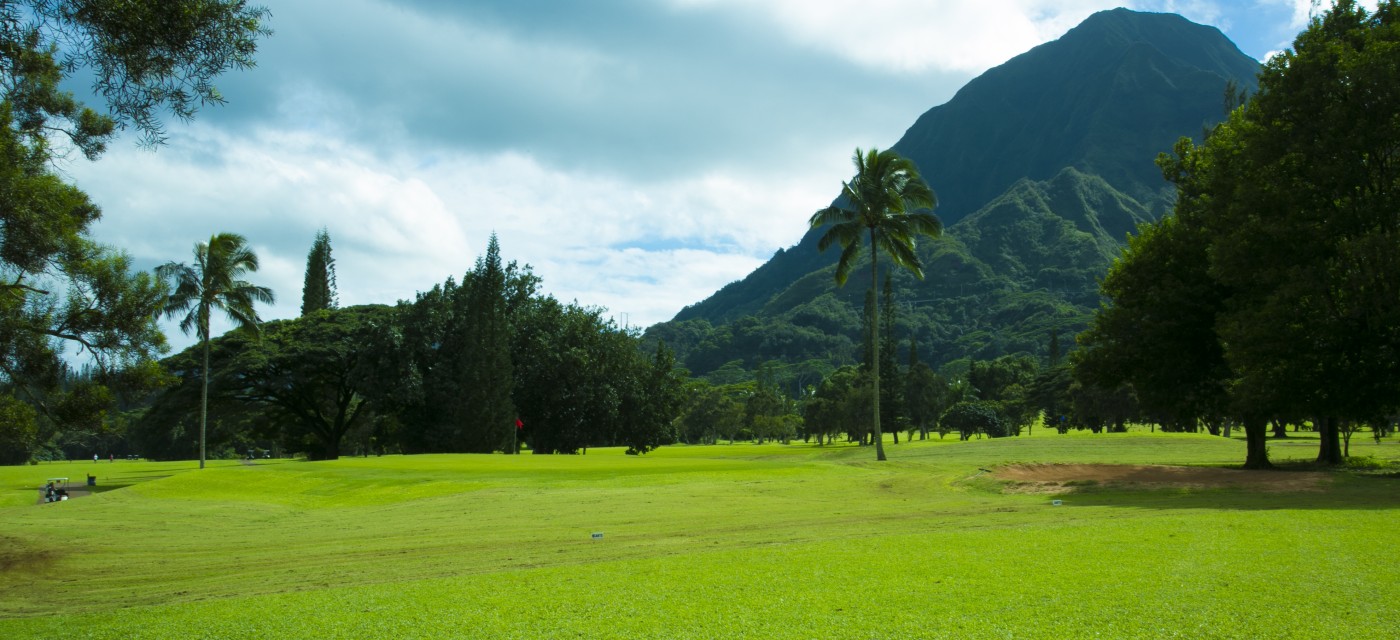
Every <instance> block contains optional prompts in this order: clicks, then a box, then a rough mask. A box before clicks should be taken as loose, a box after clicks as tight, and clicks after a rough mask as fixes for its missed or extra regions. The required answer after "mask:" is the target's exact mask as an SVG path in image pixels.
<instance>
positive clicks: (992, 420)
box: [941, 400, 1006, 440]
mask: <svg viewBox="0 0 1400 640" xmlns="http://www.w3.org/2000/svg"><path fill="white" fill-rule="evenodd" d="M941 423H942V424H944V425H946V426H947V428H949V429H952V430H954V431H957V432H958V435H959V436H960V437H961V438H962V439H963V440H967V439H969V438H971V437H972V436H973V435H975V434H978V433H983V434H986V435H987V437H990V438H1000V437H1002V436H1004V435H1006V428H1005V426H1004V425H1003V422H1002V419H1001V416H1000V415H998V413H997V408H996V405H995V404H993V403H991V402H987V401H984V400H978V401H974V402H959V403H956V404H954V405H953V406H951V407H949V408H948V411H947V412H945V413H944V414H943V417H942V418H941Z"/></svg>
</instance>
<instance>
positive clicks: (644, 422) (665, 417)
mask: <svg viewBox="0 0 1400 640" xmlns="http://www.w3.org/2000/svg"><path fill="white" fill-rule="evenodd" d="M633 370H634V373H633V383H632V385H630V388H629V393H628V394H627V395H626V396H624V398H623V402H622V409H621V413H622V415H621V420H620V424H619V425H618V432H619V434H618V435H619V437H620V440H621V441H622V442H621V443H622V444H625V445H627V453H629V454H643V453H646V452H648V451H652V450H654V449H656V448H657V447H659V446H661V445H662V444H663V443H669V442H675V437H674V431H673V430H672V428H671V425H672V423H673V422H675V420H676V418H677V417H678V416H679V414H680V408H681V403H682V402H683V401H684V396H683V393H684V390H685V377H684V375H682V372H681V371H679V370H678V369H677V368H676V355H675V354H674V353H673V352H672V351H671V350H670V349H669V348H667V347H666V343H665V342H658V343H657V344H656V353H655V355H653V356H652V359H651V361H650V362H647V361H646V360H645V359H644V358H640V357H638V358H636V362H635V364H634V365H633Z"/></svg>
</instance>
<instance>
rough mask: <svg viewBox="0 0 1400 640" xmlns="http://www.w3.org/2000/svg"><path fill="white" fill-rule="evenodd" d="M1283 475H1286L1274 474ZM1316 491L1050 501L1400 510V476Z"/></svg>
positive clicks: (1122, 492) (1115, 489)
mask: <svg viewBox="0 0 1400 640" xmlns="http://www.w3.org/2000/svg"><path fill="white" fill-rule="evenodd" d="M1275 473H1279V474H1281V475H1286V474H1290V473H1295V472H1290V471H1278V472H1275ZM1329 480H1330V481H1329V482H1327V483H1325V484H1323V485H1322V486H1320V487H1318V488H1316V489H1306V490H1285V491H1277V490H1269V489H1259V488H1243V487H1228V488H1225V487H1191V486H1158V487H1144V486H1140V485H1114V484H1107V485H1094V486H1088V487H1083V486H1078V487H1072V488H1071V490H1070V491H1067V492H1065V493H1062V494H1056V495H1054V496H1048V497H1047V501H1048V500H1049V499H1055V500H1060V501H1062V503H1063V506H1064V507H1076V506H1084V507H1129V508H1136V509H1160V510H1166V509H1209V510H1217V511H1219V510H1226V511H1272V510H1286V509H1293V510H1303V509H1306V510H1333V511H1336V510H1364V511H1378V510H1392V509H1400V474H1397V473H1389V474H1365V475H1361V474H1349V473H1337V474H1333V477H1332V478H1330V479H1329Z"/></svg>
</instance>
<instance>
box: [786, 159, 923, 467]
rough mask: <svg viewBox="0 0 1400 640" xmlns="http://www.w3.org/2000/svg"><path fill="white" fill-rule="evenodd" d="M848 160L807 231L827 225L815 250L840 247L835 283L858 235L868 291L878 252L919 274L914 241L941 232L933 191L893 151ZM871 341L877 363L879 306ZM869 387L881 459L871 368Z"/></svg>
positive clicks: (875, 279)
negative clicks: (846, 177)
mask: <svg viewBox="0 0 1400 640" xmlns="http://www.w3.org/2000/svg"><path fill="white" fill-rule="evenodd" d="M852 161H853V162H854V163H855V165H856V175H855V177H853V178H851V181H850V182H844V183H842V184H841V197H840V198H839V199H838V200H837V203H836V204H833V205H831V206H830V207H827V208H825V209H822V210H820V211H818V212H816V213H815V214H813V215H812V219H811V226H812V228H813V229H817V228H820V227H825V226H827V225H830V228H828V229H827V230H826V233H824V234H822V237H821V238H819V239H818V240H817V249H818V250H820V251H826V249H827V247H830V246H831V245H833V244H840V245H841V248H842V249H841V259H840V260H839V261H838V262H837V263H836V284H838V285H845V284H846V277H847V276H849V275H850V273H851V267H852V266H854V264H855V261H856V258H857V257H858V256H859V255H860V250H861V246H862V244H863V243H862V236H864V235H866V234H868V235H869V237H870V247H871V251H870V290H871V291H878V290H879V269H878V266H879V255H880V254H881V253H884V254H885V255H887V256H889V258H890V260H892V261H894V263H895V264H897V265H899V266H901V267H904V268H905V269H908V270H909V271H911V272H913V274H914V275H915V276H917V277H918V278H919V279H920V280H922V279H923V277H924V266H923V262H922V261H920V260H919V255H918V253H916V252H915V250H914V249H915V239H916V237H917V236H920V235H924V236H929V237H937V236H938V235H940V234H941V233H943V223H942V222H941V221H940V220H939V219H938V216H935V215H933V212H932V209H933V208H934V207H935V206H937V203H938V199H937V197H936V196H934V193H933V189H931V188H929V186H928V183H927V182H924V179H923V177H921V176H920V175H919V168H918V167H917V166H915V164H914V162H913V161H911V160H909V159H908V158H905V157H903V156H901V155H899V154H898V153H895V152H894V151H891V150H889V149H886V150H884V151H880V150H879V149H871V150H869V151H865V152H862V151H861V150H860V149H859V148H857V149H856V153H855V157H854V158H852ZM870 313H871V318H870V330H871V332H872V337H871V343H872V345H873V349H874V350H875V353H874V354H873V357H872V358H871V362H877V363H878V362H879V361H880V356H879V349H880V339H879V331H880V322H879V314H880V310H879V305H871V307H870ZM871 378H872V381H873V382H874V391H875V400H874V405H875V407H874V408H875V429H874V432H875V433H874V435H875V456H876V459H877V460H884V459H885V446H884V443H883V438H884V436H883V434H882V433H881V431H880V370H879V367H878V366H876V367H872V371H871Z"/></svg>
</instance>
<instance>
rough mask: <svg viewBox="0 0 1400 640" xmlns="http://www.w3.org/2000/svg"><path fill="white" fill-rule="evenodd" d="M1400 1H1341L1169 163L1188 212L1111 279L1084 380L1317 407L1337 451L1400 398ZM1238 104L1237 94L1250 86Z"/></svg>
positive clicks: (1192, 408)
mask: <svg viewBox="0 0 1400 640" xmlns="http://www.w3.org/2000/svg"><path fill="white" fill-rule="evenodd" d="M1398 44H1400V5H1397V3H1396V2H1394V1H1393V0H1392V1H1384V2H1380V3H1378V6H1377V9H1376V11H1375V12H1374V13H1368V12H1367V11H1366V10H1365V9H1363V8H1362V7H1360V6H1358V5H1357V4H1356V3H1355V2H1351V1H1348V0H1343V1H1341V2H1338V3H1337V4H1336V5H1335V6H1334V7H1333V8H1332V9H1330V10H1328V11H1326V12H1324V13H1323V14H1322V15H1320V16H1318V17H1317V18H1315V19H1314V20H1313V21H1312V23H1311V24H1310V25H1309V27H1308V28H1307V29H1306V30H1305V31H1304V32H1303V33H1301V34H1300V35H1299V36H1298V38H1297V39H1296V40H1295V41H1294V44H1293V48H1292V49H1290V50H1287V51H1284V52H1282V53H1280V54H1278V55H1276V56H1274V57H1273V58H1271V59H1270V60H1269V62H1268V63H1266V64H1265V66H1264V69H1263V71H1262V72H1261V73H1260V76H1259V89H1258V92H1257V93H1255V94H1254V95H1253V96H1250V97H1248V99H1247V100H1244V101H1243V104H1241V105H1240V106H1238V107H1237V108H1234V109H1233V110H1232V111H1231V113H1230V116H1229V118H1228V120H1227V121H1226V122H1224V123H1223V124H1221V125H1220V126H1218V127H1217V128H1215V129H1214V130H1213V131H1212V132H1211V133H1210V135H1209V136H1208V137H1207V138H1206V139H1205V140H1204V142H1203V143H1201V144H1199V145H1197V144H1193V143H1192V142H1191V141H1190V140H1186V139H1183V140H1182V141H1181V142H1179V143H1178V144H1177V145H1176V148H1175V150H1174V153H1173V154H1172V155H1170V156H1167V155H1164V156H1163V157H1162V158H1161V159H1160V161H1159V164H1160V165H1161V166H1162V169H1163V171H1164V173H1165V175H1166V177H1167V179H1168V180H1170V181H1171V182H1172V183H1174V184H1175V185H1176V187H1177V193H1178V197H1177V204H1176V215H1175V216H1174V217H1172V218H1169V219H1166V220H1163V221H1162V222H1160V223H1158V224H1156V225H1153V226H1151V227H1147V228H1145V229H1143V230H1142V232H1141V233H1140V234H1139V235H1138V236H1137V237H1135V238H1133V240H1132V242H1131V244H1130V246H1129V247H1128V249H1127V251H1126V253H1125V254H1124V256H1123V258H1122V259H1120V260H1119V261H1118V262H1117V263H1116V264H1115V265H1114V267H1113V269H1112V270H1110V272H1109V274H1108V276H1107V277H1106V278H1105V280H1104V292H1105V294H1106V295H1107V296H1108V298H1109V301H1110V303H1109V304H1108V305H1107V306H1106V307H1105V308H1104V309H1103V310H1102V311H1101V312H1100V313H1099V314H1098V315H1097V317H1096V318H1095V321H1094V324H1093V326H1092V328H1091V329H1090V331H1089V332H1087V333H1086V334H1085V335H1084V336H1083V337H1082V338H1081V340H1082V341H1083V342H1084V344H1085V345H1086V346H1087V347H1088V348H1087V349H1084V350H1082V351H1081V355H1080V356H1079V359H1078V363H1077V368H1076V369H1077V373H1078V377H1079V378H1080V379H1081V380H1083V381H1085V382H1087V383H1092V384H1094V385H1096V386H1098V387H1099V388H1100V389H1112V388H1114V387H1115V386H1117V385H1122V384H1124V383H1126V384H1127V385H1129V386H1130V387H1131V389H1132V391H1133V392H1134V393H1135V395H1136V398H1137V400H1138V402H1139V403H1140V404H1141V406H1142V408H1143V410H1144V411H1146V412H1147V413H1148V414H1149V415H1152V416H1155V417H1156V419H1159V420H1161V421H1163V422H1165V423H1168V424H1173V425H1194V424H1196V423H1198V422H1203V423H1205V424H1208V425H1211V428H1212V430H1215V429H1217V428H1218V426H1217V425H1221V424H1224V425H1226V428H1228V425H1230V424H1235V423H1237V424H1240V425H1242V426H1243V428H1244V430H1245V434H1246V438H1247V441H1248V453H1247V461H1246V466H1248V467H1254V468H1263V467H1268V466H1270V463H1269V460H1268V450H1267V448H1266V447H1265V438H1266V437H1267V435H1268V426H1269V424H1270V423H1277V424H1283V423H1285V422H1301V421H1304V420H1307V421H1311V422H1312V423H1313V424H1314V425H1315V426H1316V428H1317V429H1318V431H1319V433H1320V434H1321V445H1320V449H1319V452H1318V456H1317V460H1318V462H1321V463H1326V464H1338V463H1340V462H1341V461H1342V458H1343V457H1344V455H1345V451H1344V449H1343V446H1344V443H1343V441H1342V440H1341V438H1342V437H1344V435H1345V434H1346V433H1347V432H1348V430H1349V429H1352V428H1354V426H1355V425H1358V424H1371V425H1374V426H1373V429H1383V428H1384V427H1385V426H1386V425H1388V423H1389V422H1390V420H1391V416H1393V415H1394V414H1395V413H1396V412H1397V409H1400V295H1397V294H1400V251H1397V248H1400V171H1397V170H1396V167H1397V162H1400V155H1398V154H1400V151H1398V150H1400V121H1397V119H1396V117H1395V114H1396V113H1400V64H1397V59H1398V58H1397V56H1396V53H1395V51H1396V47H1397V45H1398ZM1236 101H1237V100H1236Z"/></svg>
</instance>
